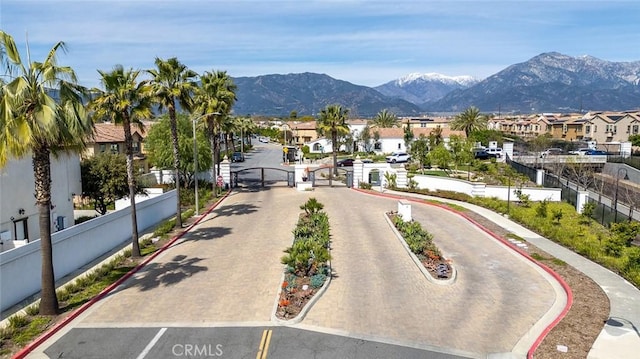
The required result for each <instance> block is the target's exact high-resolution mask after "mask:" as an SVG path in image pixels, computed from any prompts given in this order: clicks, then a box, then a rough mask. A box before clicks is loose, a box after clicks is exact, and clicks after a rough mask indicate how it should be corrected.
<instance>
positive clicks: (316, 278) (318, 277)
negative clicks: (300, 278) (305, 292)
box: [311, 273, 327, 288]
mask: <svg viewBox="0 0 640 359" xmlns="http://www.w3.org/2000/svg"><path fill="white" fill-rule="evenodd" d="M326 279H327V276H326V275H325V274H324V273H318V274H314V275H313V276H311V286H312V287H313V288H320V287H322V285H323V284H324V281H325V280H326Z"/></svg>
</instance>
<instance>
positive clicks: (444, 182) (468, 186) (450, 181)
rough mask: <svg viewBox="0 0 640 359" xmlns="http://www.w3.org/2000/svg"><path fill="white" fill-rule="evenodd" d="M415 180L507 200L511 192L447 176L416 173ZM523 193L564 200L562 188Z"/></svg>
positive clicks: (533, 198)
mask: <svg viewBox="0 0 640 359" xmlns="http://www.w3.org/2000/svg"><path fill="white" fill-rule="evenodd" d="M413 180H414V181H416V182H417V183H418V188H420V189H428V190H430V191H437V190H443V191H453V192H460V193H466V194H468V195H470V196H478V197H496V198H498V199H501V200H504V201H506V200H507V197H508V194H509V187H508V186H488V185H486V184H484V183H480V182H468V181H465V180H461V179H456V178H447V177H439V176H427V175H415V176H414V177H413ZM517 189H518V188H517V187H511V196H510V199H511V200H517V199H518V198H517V197H516V195H515V192H514V191H515V190H517ZM522 193H523V194H526V195H529V196H530V197H529V199H530V200H531V201H542V200H544V199H546V200H548V201H553V202H559V201H561V200H562V198H561V193H562V190H561V189H560V188H538V187H533V188H526V187H525V188H522Z"/></svg>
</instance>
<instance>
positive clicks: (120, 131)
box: [93, 122, 151, 143]
mask: <svg viewBox="0 0 640 359" xmlns="http://www.w3.org/2000/svg"><path fill="white" fill-rule="evenodd" d="M150 124H151V122H145V123H144V126H145V128H148V127H149V125H150ZM135 133H137V134H138V135H139V136H140V137H142V138H145V137H146V136H147V132H146V130H145V131H140V129H138V127H137V126H135V125H134V126H131V134H132V135H133V134H135ZM93 142H94V143H116V142H124V128H123V127H122V126H121V125H115V124H113V123H110V122H101V123H96V124H95V131H94V134H93Z"/></svg>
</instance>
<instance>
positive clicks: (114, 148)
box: [111, 143, 120, 153]
mask: <svg viewBox="0 0 640 359" xmlns="http://www.w3.org/2000/svg"><path fill="white" fill-rule="evenodd" d="M111 152H112V153H119V152H120V151H119V146H118V144H117V143H112V144H111Z"/></svg>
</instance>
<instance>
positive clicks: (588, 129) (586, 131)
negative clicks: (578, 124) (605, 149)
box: [584, 125, 591, 135]
mask: <svg viewBox="0 0 640 359" xmlns="http://www.w3.org/2000/svg"><path fill="white" fill-rule="evenodd" d="M584 133H586V134H587V135H588V134H590V133H591V126H590V125H586V126H584Z"/></svg>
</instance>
